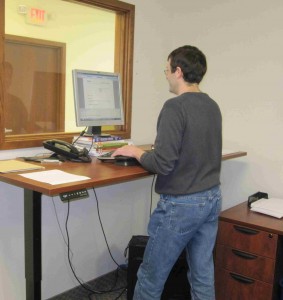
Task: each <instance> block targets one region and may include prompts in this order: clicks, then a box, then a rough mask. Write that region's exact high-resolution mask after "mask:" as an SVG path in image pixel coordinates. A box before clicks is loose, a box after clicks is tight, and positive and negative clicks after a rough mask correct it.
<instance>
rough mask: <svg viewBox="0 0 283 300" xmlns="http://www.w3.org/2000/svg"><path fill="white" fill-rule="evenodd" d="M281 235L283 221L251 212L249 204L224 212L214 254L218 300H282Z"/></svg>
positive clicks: (282, 261) (282, 265)
mask: <svg viewBox="0 0 283 300" xmlns="http://www.w3.org/2000/svg"><path fill="white" fill-rule="evenodd" d="M280 228H281V230H280ZM282 231H283V221H282V220H280V219H276V218H273V217H269V216H265V215H262V214H259V213H256V212H252V211H250V210H249V209H248V208H247V203H243V204H241V205H237V206H235V207H233V208H230V209H228V210H226V211H224V212H222V214H221V215H220V220H219V230H218V237H217V242H216V252H215V281H216V296H217V297H216V299H217V300H227V299H229V300H238V299H241V300H246V299H247V300H248V299H249V300H251V299H257V300H278V299H282V298H280V294H281V293H282V291H281V287H280V280H282V278H283V255H282V253H283V251H282V250H283V247H282V245H283V232H282ZM282 295H283V294H282Z"/></svg>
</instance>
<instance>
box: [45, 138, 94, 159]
mask: <svg viewBox="0 0 283 300" xmlns="http://www.w3.org/2000/svg"><path fill="white" fill-rule="evenodd" d="M43 147H44V148H46V149H48V150H51V151H53V152H54V153H55V154H56V155H58V156H59V157H60V156H62V157H63V159H67V160H71V161H75V162H91V157H90V156H89V154H88V150H87V149H86V148H83V150H78V149H77V148H76V147H75V146H74V145H72V144H69V143H67V142H65V141H61V140H48V141H44V142H43Z"/></svg>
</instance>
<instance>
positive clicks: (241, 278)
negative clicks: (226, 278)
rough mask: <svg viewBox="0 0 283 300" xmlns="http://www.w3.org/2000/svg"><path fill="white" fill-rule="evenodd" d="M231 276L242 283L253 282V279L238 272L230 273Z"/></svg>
mask: <svg viewBox="0 0 283 300" xmlns="http://www.w3.org/2000/svg"><path fill="white" fill-rule="evenodd" d="M230 275H231V277H232V278H233V279H235V280H237V281H239V282H242V283H245V284H252V283H254V282H255V281H254V280H253V279H251V278H247V277H244V276H241V275H238V274H235V273H230Z"/></svg>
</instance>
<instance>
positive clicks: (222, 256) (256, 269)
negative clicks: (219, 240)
mask: <svg viewBox="0 0 283 300" xmlns="http://www.w3.org/2000/svg"><path fill="white" fill-rule="evenodd" d="M216 265H217V266H219V267H222V268H225V269H227V270H229V271H232V272H235V273H238V274H241V275H244V276H247V277H251V278H254V279H257V280H261V281H265V282H267V283H271V284H272V283H273V278H274V268H275V260H274V259H271V258H268V257H264V256H260V255H257V254H252V253H248V252H244V251H241V250H238V249H235V248H231V247H227V246H224V245H220V244H217V245H216Z"/></svg>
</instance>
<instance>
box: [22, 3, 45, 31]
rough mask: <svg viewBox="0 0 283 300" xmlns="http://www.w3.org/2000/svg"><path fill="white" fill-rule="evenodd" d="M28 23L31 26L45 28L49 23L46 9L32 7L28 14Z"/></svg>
mask: <svg viewBox="0 0 283 300" xmlns="http://www.w3.org/2000/svg"><path fill="white" fill-rule="evenodd" d="M26 21H27V23H29V24H33V25H39V26H44V25H45V24H46V22H47V12H46V10H44V9H39V8H34V7H31V8H29V10H28V12H27V14H26Z"/></svg>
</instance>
